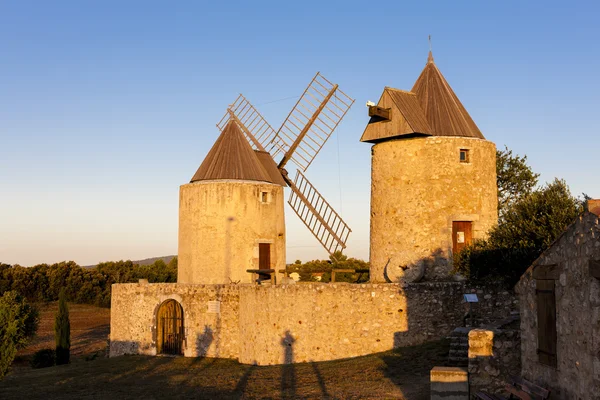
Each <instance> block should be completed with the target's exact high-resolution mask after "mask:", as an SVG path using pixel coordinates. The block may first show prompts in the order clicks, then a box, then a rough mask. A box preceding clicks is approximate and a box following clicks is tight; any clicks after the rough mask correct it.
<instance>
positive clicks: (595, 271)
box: [590, 260, 600, 279]
mask: <svg viewBox="0 0 600 400" xmlns="http://www.w3.org/2000/svg"><path fill="white" fill-rule="evenodd" d="M590 276H593V277H594V278H596V279H600V260H590Z"/></svg>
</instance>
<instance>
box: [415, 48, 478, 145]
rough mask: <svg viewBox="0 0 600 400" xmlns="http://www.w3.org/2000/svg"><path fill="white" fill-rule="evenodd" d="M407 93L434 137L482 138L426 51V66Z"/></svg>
mask: <svg viewBox="0 0 600 400" xmlns="http://www.w3.org/2000/svg"><path fill="white" fill-rule="evenodd" d="M411 92H413V93H414V94H416V95H417V99H418V100H419V103H420V104H421V108H422V110H423V112H424V113H425V118H427V122H428V123H429V126H430V127H431V129H432V130H433V134H434V135H435V136H466V137H474V138H479V139H485V138H484V137H483V135H482V134H481V132H480V131H479V128H478V127H477V125H475V122H473V120H472V119H471V116H470V115H469V113H468V112H467V110H466V109H465V107H464V106H463V105H462V103H461V102H460V100H458V97H457V96H456V94H454V91H453V90H452V88H451V87H450V85H449V84H448V82H446V79H444V76H443V75H442V73H441V72H440V70H439V69H438V68H437V66H436V65H435V63H434V62H433V56H432V55H431V52H429V58H428V60H427V65H426V66H425V68H424V69H423V72H421V75H420V76H419V78H418V79H417V81H416V82H415V85H414V86H413V88H412V90H411Z"/></svg>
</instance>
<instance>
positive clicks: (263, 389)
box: [0, 338, 448, 400]
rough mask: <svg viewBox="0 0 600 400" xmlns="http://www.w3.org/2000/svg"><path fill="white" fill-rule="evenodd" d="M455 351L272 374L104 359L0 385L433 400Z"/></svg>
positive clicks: (114, 393)
mask: <svg viewBox="0 0 600 400" xmlns="http://www.w3.org/2000/svg"><path fill="white" fill-rule="evenodd" d="M284 342H285V338H284ZM284 342H282V344H283V345H285V346H286V347H287V348H289V350H286V348H285V347H284V349H283V351H284V355H285V356H286V357H289V361H293V347H292V346H288V343H287V342H285V343H284ZM286 351H287V353H286ZM447 351H448V343H446V342H434V343H429V344H425V345H421V346H414V347H407V348H401V349H396V350H395V351H390V352H385V353H379V354H373V355H369V356H364V357H357V358H353V359H346V360H338V361H327V362H311V363H299V364H286V365H277V366H264V367H259V366H253V365H243V364H239V363H238V362H237V361H234V360H226V359H214V358H183V357H147V356H138V355H136V356H122V357H115V358H110V359H106V358H102V359H96V360H94V361H89V362H79V363H74V364H71V365H64V366H57V367H51V368H45V369H39V370H26V371H25V370H23V371H19V373H11V374H9V375H8V376H6V378H5V379H4V380H3V381H0V398H2V399H11V398H27V399H28V400H33V399H47V398H64V399H85V398H115V399H116V398H118V399H137V398H166V399H184V398H203V399H254V398H273V399H280V398H325V399H327V398H329V399H346V398H392V399H394V398H395V399H411V400H412V399H415V400H418V399H427V398H429V370H430V369H431V368H432V367H433V366H434V365H443V362H445V360H446V357H447V354H448V353H447ZM32 382H35V383H36V384H35V385H32Z"/></svg>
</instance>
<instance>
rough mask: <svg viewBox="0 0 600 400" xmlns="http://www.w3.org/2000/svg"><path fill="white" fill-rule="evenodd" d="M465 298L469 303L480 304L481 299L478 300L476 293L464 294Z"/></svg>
mask: <svg viewBox="0 0 600 400" xmlns="http://www.w3.org/2000/svg"><path fill="white" fill-rule="evenodd" d="M463 296H464V298H465V301H466V302H467V303H478V302H479V299H478V298H477V295H476V294H475V293H470V294H464V295H463Z"/></svg>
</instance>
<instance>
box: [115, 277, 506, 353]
mask: <svg viewBox="0 0 600 400" xmlns="http://www.w3.org/2000/svg"><path fill="white" fill-rule="evenodd" d="M473 291H475V292H476V293H478V296H479V297H480V299H481V300H482V301H481V303H478V305H477V309H476V310H475V312H476V313H479V314H480V315H481V316H482V319H486V318H491V317H492V316H493V315H495V316H496V319H501V318H506V317H507V316H508V315H510V311H512V310H513V309H514V308H515V304H514V296H513V295H511V294H510V293H508V292H506V294H503V293H505V292H497V291H495V290H494V289H492V290H486V289H484V288H468V289H467V288H466V287H465V285H464V284H463V283H459V282H427V283H417V284H405V285H402V284H349V283H331V284H326V283H299V284H295V285H276V286H270V285H260V286H259V285H253V284H242V285H192V284H175V283H173V284H166V283H161V284H117V285H113V287H112V309H111V345H110V355H111V356H117V355H122V354H138V353H140V354H149V355H154V354H156V329H157V328H156V322H157V321H156V312H157V310H158V307H159V306H160V304H161V303H162V302H164V301H165V300H167V299H175V300H177V301H178V302H180V304H181V305H182V307H183V310H184V326H185V335H186V341H185V342H184V355H185V356H188V357H196V356H209V357H222V358H236V359H239V361H240V362H242V363H248V364H258V365H272V364H284V363H291V362H303V361H324V360H334V359H340V358H348V357H356V356H360V355H366V354H371V353H376V352H381V351H386V350H390V349H393V348H396V347H403V346H411V345H418V344H421V343H424V342H427V341H431V340H437V339H440V338H443V337H445V336H447V335H449V334H450V333H451V332H452V330H453V329H454V328H455V327H457V326H462V324H463V320H464V316H465V312H466V310H467V308H466V305H465V303H463V294H464V293H470V292H473ZM478 291H481V293H479V292H478ZM488 295H489V298H487V299H486V296H488ZM215 300H218V301H220V302H221V303H220V313H219V314H215V313H210V312H209V311H210V310H209V309H208V302H209V301H215Z"/></svg>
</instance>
